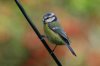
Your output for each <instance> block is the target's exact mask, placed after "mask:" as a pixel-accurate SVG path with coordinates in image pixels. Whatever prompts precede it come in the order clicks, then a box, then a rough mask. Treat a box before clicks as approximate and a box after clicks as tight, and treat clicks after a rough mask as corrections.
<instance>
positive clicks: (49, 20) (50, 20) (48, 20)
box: [46, 17, 55, 22]
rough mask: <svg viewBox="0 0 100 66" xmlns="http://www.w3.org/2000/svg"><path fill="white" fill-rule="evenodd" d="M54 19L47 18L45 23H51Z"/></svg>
mask: <svg viewBox="0 0 100 66" xmlns="http://www.w3.org/2000/svg"><path fill="white" fill-rule="evenodd" d="M54 19H55V17H52V18H49V19H47V20H46V22H52V21H53V20H54Z"/></svg>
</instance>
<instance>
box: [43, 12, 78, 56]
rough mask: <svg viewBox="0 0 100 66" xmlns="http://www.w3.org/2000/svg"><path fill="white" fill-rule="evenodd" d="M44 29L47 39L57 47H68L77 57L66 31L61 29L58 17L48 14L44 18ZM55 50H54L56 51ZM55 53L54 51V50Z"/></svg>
mask: <svg viewBox="0 0 100 66" xmlns="http://www.w3.org/2000/svg"><path fill="white" fill-rule="evenodd" d="M43 24H44V26H43V28H44V33H45V34H46V37H47V39H48V40H49V41H50V42H51V43H53V44H56V46H55V48H56V47H57V45H66V46H67V47H68V49H69V50H70V51H71V53H72V54H73V55H74V56H76V53H75V52H74V50H73V49H72V48H71V46H70V42H69V40H68V37H67V35H66V33H65V32H64V30H63V29H62V28H61V26H60V24H59V22H58V20H57V17H56V15H55V14H54V13H52V12H48V13H46V14H45V15H44V16H43ZM55 48H54V49H55ZM53 51H54V50H53Z"/></svg>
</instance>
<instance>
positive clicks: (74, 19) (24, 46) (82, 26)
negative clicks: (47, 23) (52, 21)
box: [0, 0, 100, 66]
mask: <svg viewBox="0 0 100 66" xmlns="http://www.w3.org/2000/svg"><path fill="white" fill-rule="evenodd" d="M20 2H21V3H22V5H23V7H24V8H25V10H26V12H27V13H28V15H29V16H30V18H31V19H32V20H33V22H34V24H35V25H36V27H37V28H38V29H39V31H40V32H41V34H44V32H43V28H42V27H43V23H42V16H43V15H44V14H45V13H47V12H54V13H55V14H56V15H57V17H58V19H59V21H60V24H61V26H62V27H63V28H64V30H65V32H67V34H68V36H69V39H70V42H71V46H72V47H73V48H74V50H75V51H76V54H77V57H74V56H73V55H72V54H71V53H70V52H69V50H68V49H67V48H66V47H65V46H58V47H57V48H56V50H55V54H56V55H57V57H58V58H59V60H60V61H61V63H62V65H63V66H100V0H20ZM46 41H47V42H48V40H47V39H46ZM48 45H49V46H50V47H51V49H53V48H54V45H53V44H51V43H49V42H48ZM0 66H56V64H55V62H54V61H53V59H52V57H51V56H50V55H49V54H48V52H47V50H46V49H45V48H44V46H43V45H42V43H41V42H40V40H39V39H38V37H37V36H36V34H35V33H34V31H33V30H32V28H31V27H30V25H29V24H28V23H27V21H26V19H25V18H24V16H23V15H22V13H21V12H20V10H19V8H18V7H17V5H16V3H15V1H14V0H0Z"/></svg>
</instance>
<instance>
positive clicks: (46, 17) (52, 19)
mask: <svg viewBox="0 0 100 66" xmlns="http://www.w3.org/2000/svg"><path fill="white" fill-rule="evenodd" d="M56 21H57V17H56V16H55V14H54V13H52V12H49V13H46V14H45V15H44V16H43V22H44V24H46V23H51V22H56Z"/></svg>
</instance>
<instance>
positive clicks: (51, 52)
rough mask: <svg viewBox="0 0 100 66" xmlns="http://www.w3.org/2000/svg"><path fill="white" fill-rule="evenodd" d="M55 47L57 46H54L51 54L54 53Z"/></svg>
mask: <svg viewBox="0 0 100 66" xmlns="http://www.w3.org/2000/svg"><path fill="white" fill-rule="evenodd" d="M56 47H57V44H56V46H55V47H54V49H53V50H52V52H51V54H52V53H53V52H54V51H55V49H56Z"/></svg>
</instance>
